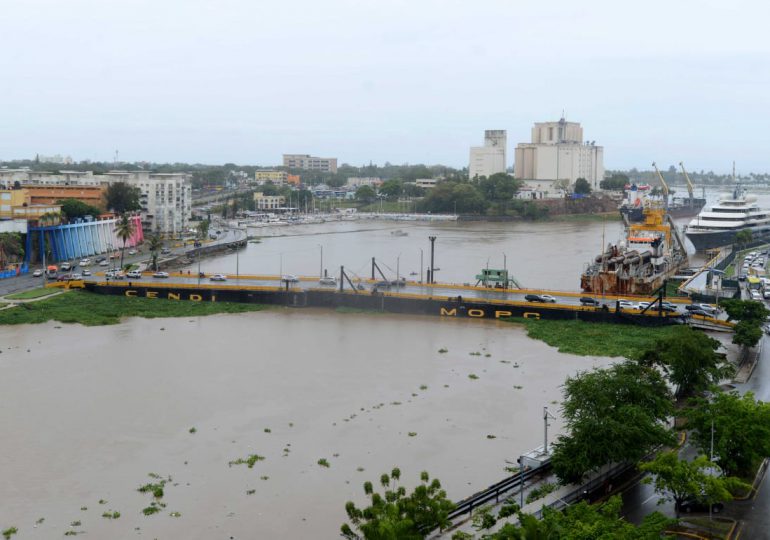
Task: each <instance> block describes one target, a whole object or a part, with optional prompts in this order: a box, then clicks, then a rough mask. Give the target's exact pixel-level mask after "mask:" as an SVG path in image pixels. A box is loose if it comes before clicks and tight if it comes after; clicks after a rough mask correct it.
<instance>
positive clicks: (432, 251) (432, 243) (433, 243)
mask: <svg viewBox="0 0 770 540" xmlns="http://www.w3.org/2000/svg"><path fill="white" fill-rule="evenodd" d="M428 240H430V270H429V271H428V283H435V282H436V278H435V276H434V275H433V272H434V266H433V264H434V260H435V259H434V258H435V253H436V237H435V236H429V237H428Z"/></svg>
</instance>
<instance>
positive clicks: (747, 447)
mask: <svg viewBox="0 0 770 540" xmlns="http://www.w3.org/2000/svg"><path fill="white" fill-rule="evenodd" d="M685 416H686V417H687V420H688V427H691V428H692V430H693V434H694V437H695V440H696V442H697V443H698V446H699V447H700V449H701V451H702V452H703V453H708V452H709V450H710V447H711V425H712V424H711V423H712V421H713V422H714V424H713V425H714V455H715V456H717V457H718V463H719V466H720V467H721V468H722V470H723V471H724V472H725V474H728V475H736V476H743V475H746V474H749V473H751V472H752V469H753V467H754V466H756V464H757V463H758V462H759V460H761V459H762V458H764V457H765V456H770V403H763V402H761V401H756V400H755V399H754V394H753V393H751V392H746V393H745V394H744V395H742V396H741V395H739V394H738V393H737V392H730V393H723V392H719V393H717V394H715V395H714V396H713V397H712V399H711V400H710V401H709V400H707V399H704V398H698V399H695V400H693V402H692V407H690V408H688V409H687V410H686V411H685Z"/></svg>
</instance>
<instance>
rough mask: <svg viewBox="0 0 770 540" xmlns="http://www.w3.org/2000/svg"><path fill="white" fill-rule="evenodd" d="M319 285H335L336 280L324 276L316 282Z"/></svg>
mask: <svg viewBox="0 0 770 540" xmlns="http://www.w3.org/2000/svg"><path fill="white" fill-rule="evenodd" d="M318 283H320V284H321V285H337V278H335V277H332V276H324V277H322V278H321V279H319V280H318Z"/></svg>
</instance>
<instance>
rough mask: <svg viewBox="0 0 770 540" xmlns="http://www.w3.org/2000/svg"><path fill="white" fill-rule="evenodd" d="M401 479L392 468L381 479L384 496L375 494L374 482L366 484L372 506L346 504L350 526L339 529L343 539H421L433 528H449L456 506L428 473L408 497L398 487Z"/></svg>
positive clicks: (401, 488)
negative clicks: (360, 506)
mask: <svg viewBox="0 0 770 540" xmlns="http://www.w3.org/2000/svg"><path fill="white" fill-rule="evenodd" d="M400 477H401V471H399V469H393V471H391V473H390V475H387V474H383V475H382V476H381V477H380V484H381V485H382V487H383V488H385V492H384V493H383V494H382V495H381V494H379V493H377V492H375V491H374V488H373V486H372V483H371V482H366V483H365V484H364V492H365V493H366V495H367V496H368V497H369V499H370V504H369V506H367V507H366V508H363V509H359V508H357V507H356V505H355V504H354V503H353V502H352V501H349V502H348V503H347V504H346V505H345V511H346V512H347V514H348V519H349V521H350V524H348V523H345V524H343V525H342V527H341V528H340V530H341V532H342V536H343V537H344V538H347V539H348V540H360V539H365V540H412V539H414V540H418V539H422V538H424V537H425V535H426V534H427V533H428V532H430V531H432V530H434V529H444V528H446V527H448V526H449V525H450V523H449V520H448V518H447V516H448V515H449V511H450V510H451V509H452V508H454V504H453V503H452V501H450V500H449V499H447V497H446V492H445V491H444V490H443V489H441V483H440V482H439V481H438V480H437V479H433V480H430V478H429V476H428V473H426V472H423V473H421V474H420V480H421V483H420V485H419V486H417V487H416V488H414V491H412V493H411V494H409V495H407V493H406V489H405V488H404V487H403V486H398V480H399V479H400ZM351 524H352V526H351Z"/></svg>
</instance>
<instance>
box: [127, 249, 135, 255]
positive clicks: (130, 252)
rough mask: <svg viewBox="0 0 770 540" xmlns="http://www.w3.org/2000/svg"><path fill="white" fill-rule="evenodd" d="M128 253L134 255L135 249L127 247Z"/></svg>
mask: <svg viewBox="0 0 770 540" xmlns="http://www.w3.org/2000/svg"><path fill="white" fill-rule="evenodd" d="M128 254H129V255H136V250H135V249H129V250H128Z"/></svg>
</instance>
